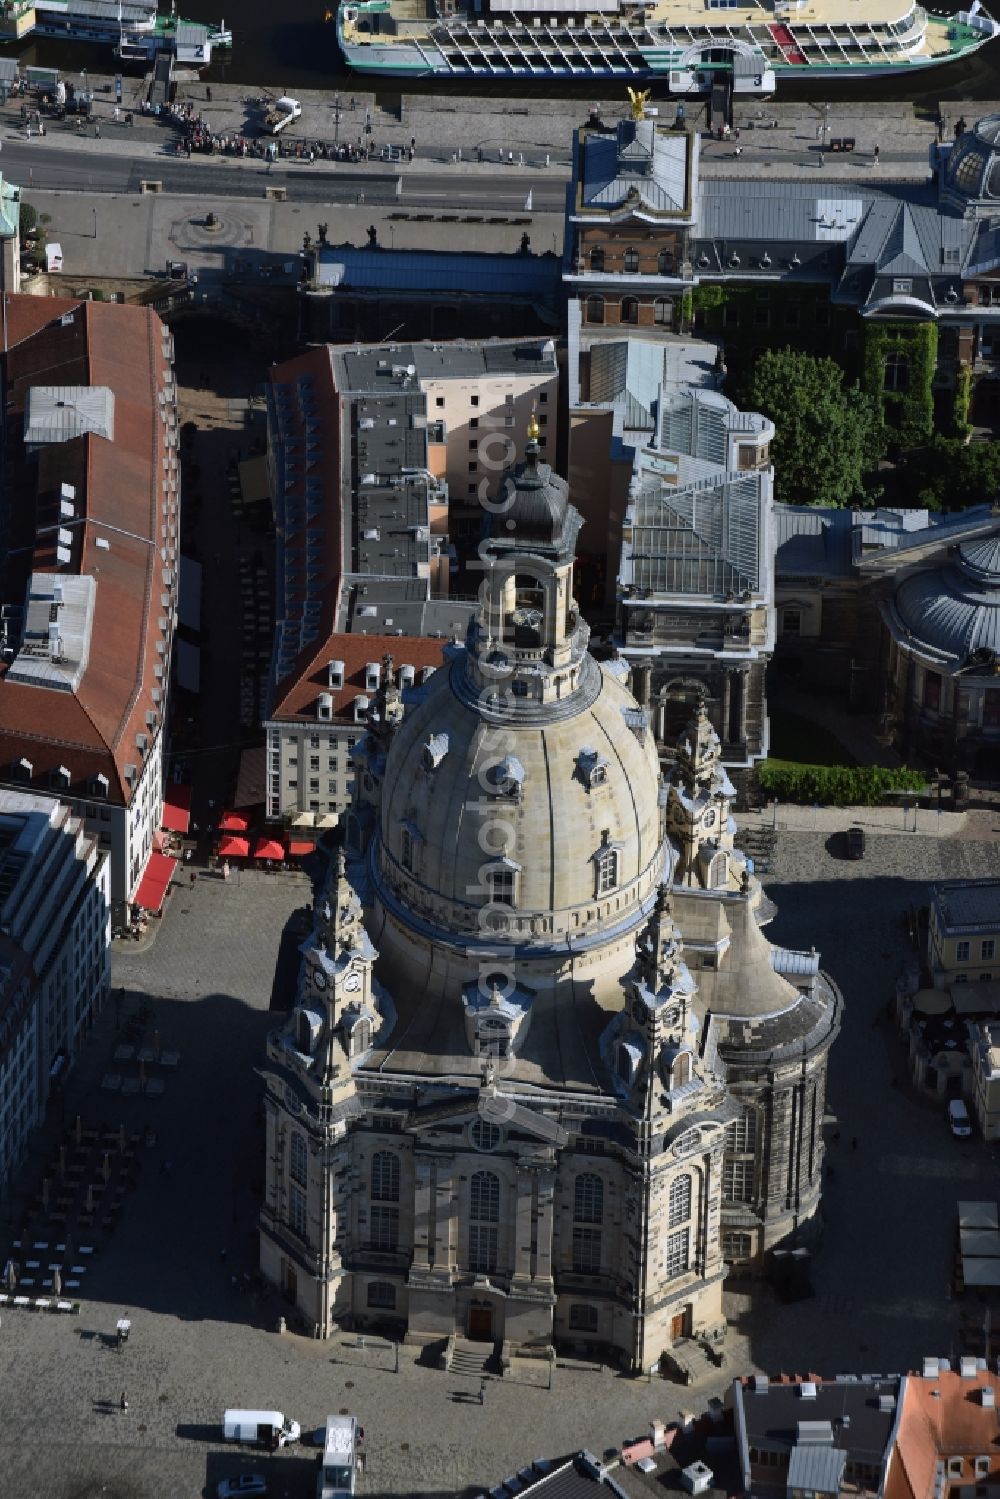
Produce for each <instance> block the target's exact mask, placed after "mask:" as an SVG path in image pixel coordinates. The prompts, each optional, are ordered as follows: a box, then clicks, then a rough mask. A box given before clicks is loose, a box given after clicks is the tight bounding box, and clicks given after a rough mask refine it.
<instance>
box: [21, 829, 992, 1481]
mask: <svg viewBox="0 0 1000 1499" xmlns="http://www.w3.org/2000/svg"><path fill="white" fill-rule="evenodd" d="M826 841H827V840H826V836H825V835H816V834H808V833H801V834H800V833H781V834H780V835H779V840H778V845H777V848H776V850H775V853H774V856H773V858H772V861H771V867H772V872H771V873H770V874H769V875H768V877H767V879H766V884H767V886H768V889H769V892H770V894H771V895H772V896H773V897H774V898H775V900H776V901H777V903H778V906H779V914H778V916H777V918H776V919H775V921H774V923H773V925H772V927H771V928H770V929H769V933H770V935H771V937H772V939H773V940H775V941H778V942H784V943H786V944H788V945H789V946H797V947H809V946H811V945H812V944H813V943H815V944H816V945H817V946H818V947H819V948H820V950H821V952H822V954H823V963H824V966H825V967H826V968H827V969H828V970H829V971H830V972H831V973H832V974H833V976H834V977H835V978H836V980H837V982H838V983H839V984H840V985H841V987H842V989H843V991H844V994H845V998H846V1012H845V1021H844V1030H843V1033H842V1036H841V1039H840V1041H839V1042H838V1043H837V1046H836V1047H835V1048H834V1052H833V1057H832V1064H831V1081H830V1104H831V1110H832V1111H833V1112H834V1113H835V1114H836V1116H837V1119H838V1122H839V1130H840V1136H841V1138H840V1142H839V1144H836V1145H832V1146H831V1149H830V1155H829V1162H830V1165H831V1166H832V1168H833V1175H832V1176H831V1177H830V1178H829V1181H828V1185H827V1192H826V1198H825V1204H826V1212H827V1217H828V1227H827V1232H826V1237H825V1241H824V1245H823V1249H822V1251H821V1254H820V1256H819V1259H818V1261H817V1264H816V1267H815V1285H816V1295H815V1297H813V1298H812V1299H810V1300H807V1301H804V1302H800V1303H798V1304H796V1305H794V1306H789V1307H779V1306H777V1305H776V1304H775V1303H774V1302H773V1300H772V1299H771V1298H770V1297H769V1294H768V1293H767V1292H766V1291H764V1292H762V1293H759V1295H758V1298H757V1300H756V1304H755V1306H754V1309H753V1310H752V1311H751V1310H750V1307H749V1302H748V1298H747V1296H746V1295H745V1293H744V1292H743V1291H741V1290H740V1289H739V1288H734V1289H733V1290H732V1291H730V1293H729V1294H728V1295H727V1310H728V1314H729V1316H730V1319H731V1324H732V1335H731V1339H730V1344H729V1363H728V1365H727V1368H726V1370H725V1371H723V1372H720V1373H719V1375H718V1376H717V1377H716V1378H715V1379H714V1381H713V1382H712V1383H711V1384H706V1385H704V1386H700V1387H697V1388H696V1389H692V1390H683V1389H681V1388H679V1387H678V1386H675V1385H671V1384H667V1383H665V1382H661V1381H655V1382H652V1383H647V1382H646V1381H645V1380H639V1381H635V1380H630V1379H623V1378H619V1377H616V1376H615V1375H613V1374H611V1373H607V1372H603V1373H602V1372H599V1371H592V1370H584V1369H579V1368H566V1367H562V1366H560V1367H558V1368H557V1369H556V1371H555V1375H554V1382H553V1388H552V1390H551V1391H550V1390H548V1389H545V1388H539V1387H538V1383H537V1381H538V1378H539V1371H537V1370H535V1369H524V1370H521V1369H520V1368H519V1369H518V1377H517V1379H512V1380H508V1381H503V1382H499V1381H493V1382H491V1383H490V1384H489V1386H488V1388H487V1395H486V1404H485V1406H484V1407H480V1406H479V1403H478V1399H474V1396H475V1392H476V1389H477V1386H476V1385H475V1384H474V1382H472V1381H463V1380H462V1379H461V1378H459V1377H458V1376H454V1375H450V1374H446V1373H443V1372H441V1371H438V1370H434V1369H427V1368H424V1367H420V1366H417V1365H416V1364H415V1363H414V1360H413V1356H412V1354H411V1352H410V1351H409V1350H407V1349H405V1348H404V1349H403V1350H402V1351H401V1355H400V1368H399V1372H398V1373H397V1372H394V1370H393V1354H392V1352H391V1350H389V1349H388V1348H386V1347H385V1346H383V1345H379V1344H372V1343H371V1342H369V1343H368V1344H367V1345H366V1347H365V1349H364V1350H361V1349H359V1348H358V1347H357V1346H356V1340H354V1339H353V1338H347V1337H344V1338H343V1339H337V1340H333V1341H331V1342H329V1343H317V1342H313V1341H311V1340H306V1339H303V1338H298V1337H292V1336H285V1337H279V1336H278V1335H277V1333H276V1332H275V1331H274V1328H275V1326H276V1319H277V1316H278V1314H279V1312H280V1310H281V1308H280V1305H279V1303H278V1302H277V1301H272V1300H270V1299H268V1298H266V1297H265V1298H261V1299H253V1298H251V1297H250V1296H249V1295H247V1294H244V1293H242V1292H241V1291H239V1290H238V1289H235V1288H234V1286H233V1284H232V1278H233V1277H234V1276H235V1277H236V1278H237V1280H240V1279H241V1278H242V1276H243V1274H244V1272H249V1271H252V1269H253V1267H254V1264H255V1253H256V1237H255V1231H254V1220H255V1213H256V1204H257V1197H256V1190H257V1186H258V1183H259V1180H260V1177H261V1175H262V1171H261V1155H262V1148H263V1147H262V1140H263V1131H262V1124H261V1119H260V1114H259V1104H258V1100H259V1080H258V1078H257V1076H256V1074H255V1071H254V1068H255V1067H258V1066H259V1065H260V1064H261V1061H262V1058H263V1042H264V1036H265V1033H266V1030H267V1027H268V1024H269V1020H268V1014H267V1011H268V1007H269V1006H270V1005H271V1003H272V999H274V1000H276V1001H277V1002H279V1003H280V1004H282V1005H283V1004H285V1003H287V1000H288V997H289V995H290V992H291V988H290V985H291V982H292V978H293V976H294V971H295V954H296V943H297V941H298V937H297V935H296V933H295V932H294V931H293V930H292V928H293V926H294V917H295V913H296V912H297V911H300V910H301V908H302V907H303V905H304V903H305V902H306V900H307V899H308V896H309V892H310V886H309V881H308V879H307V878H306V877H305V876H302V875H290V874H281V875H273V876H268V875H264V874H259V873H257V872H256V871H248V872H245V873H243V874H242V875H241V876H240V880H239V882H237V881H236V880H235V879H231V880H230V881H229V882H228V883H225V882H223V881H222V880H215V879H212V878H210V877H209V876H207V875H204V874H202V875H200V876H199V879H198V881H197V883H196V885H195V886H193V887H191V886H188V887H184V886H181V887H180V888H179V889H177V890H176V891H175V892H174V894H173V895H172V897H171V901H170V904H169V906H168V909H167V912H166V915H165V916H164V918H163V923H162V927H161V928H160V930H159V931H158V933H157V937H156V941H155V942H154V944H153V945H152V947H151V948H149V949H148V950H147V951H144V952H138V951H135V950H134V949H133V950H129V949H127V948H126V949H124V950H123V951H122V952H120V953H117V954H116V957H115V966H114V982H115V985H116V987H117V988H124V989H125V990H126V998H125V1001H124V1011H125V1013H128V1012H130V1011H131V1010H132V1009H133V1008H134V1006H135V1005H136V1004H137V1003H138V1002H139V1000H140V999H142V998H145V999H146V1002H147V1003H148V1004H149V1005H150V1008H151V1009H152V1011H153V1020H152V1022H151V1023H155V1025H156V1027H157V1028H158V1029H159V1031H160V1035H161V1040H162V1044H163V1045H164V1046H165V1047H168V1046H175V1047H176V1048H177V1049H178V1050H180V1052H181V1054H182V1056H181V1066H180V1069H179V1071H178V1073H177V1075H176V1077H174V1078H172V1079H171V1080H170V1082H169V1084H168V1088H167V1092H166V1094H165V1095H164V1096H163V1098H161V1099H155V1100H145V1099H127V1100H117V1099H115V1100H111V1101H109V1098H108V1095H106V1094H102V1093H100V1092H99V1091H98V1083H99V1079H100V1076H101V1074H102V1072H103V1071H104V1070H106V1065H107V1059H108V1057H109V1055H110V1052H111V1050H112V1049H113V1047H114V1044H115V1041H116V1033H115V1029H114V1011H115V1006H114V1005H109V1006H108V1008H107V1011H106V1013H105V1015H104V1016H103V1017H102V1019H101V1021H100V1023H99V1025H98V1027H97V1029H96V1030H95V1033H94V1035H93V1037H92V1040H91V1042H90V1045H89V1047H88V1050H87V1052H86V1054H85V1055H84V1057H83V1058H82V1059H81V1062H80V1065H79V1066H78V1068H77V1069H76V1071H75V1073H74V1076H73V1079H72V1081H71V1088H70V1093H69V1097H68V1101H67V1114H68V1116H69V1117H72V1113H73V1112H74V1111H75V1110H76V1109H78V1108H79V1109H80V1110H81V1112H82V1113H83V1114H84V1115H85V1117H86V1118H88V1119H94V1120H96V1119H100V1118H104V1119H106V1120H107V1121H108V1122H110V1123H117V1122H118V1121H119V1118H122V1119H124V1121H125V1122H126V1123H127V1124H128V1125H129V1126H130V1127H133V1128H134V1127H137V1126H140V1125H142V1124H151V1125H153V1126H154V1127H155V1128H156V1129H157V1131H158V1141H157V1144H156V1146H155V1147H154V1148H152V1149H150V1150H148V1151H146V1152H145V1155H144V1165H143V1168H142V1171H141V1174H140V1176H141V1179H140V1184H139V1187H138V1188H137V1190H136V1193H135V1195H134V1197H133V1198H132V1199H131V1200H130V1202H129V1203H128V1205H127V1207H126V1212H125V1217H124V1221H123V1222H122V1223H121V1225H120V1226H119V1227H118V1229H117V1230H116V1233H115V1236H114V1238H113V1239H112V1240H111V1241H110V1242H109V1244H108V1245H107V1247H106V1248H104V1249H103V1250H102V1252H101V1253H100V1254H99V1255H98V1257H97V1258H96V1260H95V1263H94V1266H93V1269H92V1271H91V1272H89V1280H88V1284H87V1286H86V1290H85V1300H84V1302H83V1306H82V1311H81V1315H80V1317H79V1318H74V1319H70V1318H66V1319H64V1320H56V1319H55V1318H46V1317H44V1316H43V1315H41V1314H29V1313H14V1312H5V1313H4V1315H3V1321H2V1327H0V1389H2V1390H3V1392H4V1415H5V1419H4V1421H3V1422H2V1423H0V1474H2V1476H0V1495H2V1496H3V1499H37V1496H39V1495H44V1496H45V1499H91V1496H93V1499H97V1496H101V1495H103V1496H106V1499H187V1496H190V1495H197V1494H212V1493H214V1490H215V1486H216V1485H217V1483H218V1482H219V1480H220V1478H221V1477H223V1476H226V1475H228V1474H230V1473H232V1472H234V1471H239V1470H240V1469H242V1468H250V1469H253V1470H254V1471H260V1470H263V1471H266V1472H268V1473H269V1475H270V1481H271V1492H272V1493H274V1494H276V1495H279V1496H281V1495H287V1496H289V1499H306V1496H307V1495H310V1494H312V1493H313V1492H314V1482H315V1466H314V1457H313V1455H312V1454H311V1453H310V1452H309V1451H308V1449H305V1448H301V1449H297V1450H296V1449H292V1450H290V1451H286V1452H284V1453H282V1454H280V1455H279V1456H277V1457H275V1458H266V1457H256V1456H254V1455H253V1454H252V1453H250V1452H247V1451H243V1450H235V1451H234V1450H228V1451H227V1450H226V1449H224V1447H223V1445H222V1443H221V1442H220V1440H219V1436H220V1430H219V1423H220V1420H221V1415H222V1411H223V1409H224V1408H225V1407H226V1406H227V1405H248V1406H258V1407H276V1408H280V1409H283V1410H284V1411H285V1412H286V1413H287V1414H289V1415H292V1416H294V1417H295V1419H297V1420H299V1421H301V1422H302V1424H303V1427H304V1429H310V1428H312V1427H313V1426H318V1425H319V1424H320V1423H321V1422H322V1421H323V1419H324V1417H325V1416H326V1415H327V1413H329V1412H336V1411H338V1410H350V1411H352V1412H353V1413H356V1414H357V1415H358V1416H359V1418H360V1420H361V1421H362V1423H363V1424H364V1426H365V1428H366V1431H367V1438H368V1440H367V1445H368V1450H369V1465H368V1472H367V1474H366V1476H365V1479H364V1480H363V1483H362V1487H361V1492H362V1494H364V1495H369V1494H370V1495H380V1496H384V1499H390V1496H400V1499H402V1496H407V1495H438V1496H442V1499H443V1496H445V1495H455V1496H464V1499H471V1496H473V1495H475V1494H478V1493H480V1492H482V1491H483V1490H484V1489H485V1488H488V1487H490V1486H492V1485H493V1484H494V1483H496V1482H497V1481H498V1479H500V1478H502V1477H503V1476H504V1475H505V1474H508V1473H511V1472H513V1471H515V1470H516V1469H517V1468H519V1467H520V1466H523V1464H524V1463H525V1462H527V1461H529V1460H530V1459H531V1458H532V1457H535V1456H538V1455H542V1454H549V1455H552V1454H555V1453H561V1452H566V1451H571V1450H573V1449H575V1448H576V1447H579V1446H583V1445H587V1446H589V1447H591V1448H593V1449H595V1450H597V1451H601V1450H603V1449H604V1448H605V1447H608V1446H611V1445H612V1444H614V1443H617V1442H620V1441H621V1439H622V1438H623V1437H625V1436H627V1435H629V1434H634V1433H637V1432H640V1431H642V1430H643V1428H644V1427H645V1425H646V1423H647V1422H648V1421H649V1420H650V1419H651V1418H652V1417H654V1416H659V1417H662V1418H666V1419H670V1418H672V1417H674V1416H676V1415H677V1414H678V1413H679V1412H680V1411H681V1410H682V1409H691V1408H697V1407H698V1406H700V1405H702V1404H703V1403H704V1401H705V1400H706V1399H707V1398H708V1396H709V1395H711V1394H716V1393H721V1392H722V1391H723V1390H724V1389H725V1387H726V1385H727V1383H728V1381H729V1379H730V1378H731V1377H732V1375H733V1374H734V1373H737V1372H743V1371H749V1370H750V1369H753V1368H763V1369H766V1370H769V1371H771V1372H774V1371H777V1370H778V1369H805V1368H807V1367H809V1368H812V1369H817V1370H819V1371H821V1372H826V1373H832V1372H837V1371H838V1370H855V1371H858V1372H867V1371H869V1370H878V1371H882V1372H885V1371H890V1370H894V1369H901V1368H905V1367H908V1366H913V1365H914V1364H915V1363H916V1361H917V1360H918V1359H919V1358H920V1357H921V1355H922V1354H923V1353H925V1352H930V1351H933V1352H935V1353H947V1352H952V1351H957V1328H958V1312H959V1309H958V1308H957V1307H956V1305H955V1304H954V1303H952V1302H951V1301H950V1300H949V1299H948V1285H947V1283H948V1273H949V1266H950V1260H951V1250H952V1244H953V1237H954V1205H955V1203H956V1201H957V1200H958V1199H959V1198H962V1197H979V1196H988V1197H995V1196H996V1191H997V1187H996V1177H997V1172H996V1166H995V1163H994V1162H993V1159H992V1157H991V1155H990V1154H989V1152H988V1151H987V1150H986V1148H985V1147H984V1146H983V1145H982V1144H981V1142H977V1141H972V1142H970V1143H969V1144H968V1145H966V1144H963V1143H959V1142H956V1141H955V1140H953V1139H952V1138H951V1137H950V1135H949V1134H948V1131H947V1128H946V1124H945V1120H944V1116H943V1111H942V1110H941V1109H940V1107H936V1106H933V1105H930V1104H926V1103H924V1102H922V1101H920V1100H917V1099H915V1098H914V1097H912V1096H911V1094H910V1092H909V1090H908V1089H907V1088H906V1087H905V1086H896V1087H893V1086H892V1078H893V1075H894V1073H896V1074H898V1073H899V1072H900V1069H901V1061H902V1052H901V1049H900V1047H899V1045H898V1043H897V1041H896V1039H895V1036H894V1034H893V1032H892V1030H891V1028H890V1027H889V1026H887V1025H886V1024H885V1023H884V1022H883V1021H882V1020H881V1019H880V1017H881V1015H882V1013H883V1011H884V1007H885V1004H886V1001H887V1000H888V998H889V997H890V995H891V993H892V988H893V981H894V979H895V976H896V973H897V972H898V970H899V967H900V964H901V963H902V961H903V960H904V958H905V956H906V953H907V948H906V942H907V938H906V933H905V929H904V926H903V922H902V912H903V910H904V909H905V908H906V906H907V905H908V904H909V903H910V902H911V901H916V902H922V901H924V900H926V896H927V885H928V882H929V881H932V880H933V879H935V878H940V877H943V876H949V875H967V876H972V875H977V874H985V873H995V872H996V869H997V866H998V859H997V844H996V842H995V841H992V840H988V839H984V840H981V841H969V840H959V839H934V838H927V837H923V836H921V835H919V834H918V835H911V836H909V837H907V836H898V837H894V836H892V835H890V834H885V835H883V836H881V837H879V838H877V839H872V840H871V841H870V843H869V848H868V853H867V856H866V858H865V859H864V860H862V861H859V862H856V863H849V862H847V861H844V860H841V859H839V858H836V857H834V856H833V855H832V854H831V853H830V852H829V851H828V849H827V847H826ZM276 958H277V967H278V978H277V982H276V981H275V972H276ZM855 1137H856V1138H857V1141H858V1146H857V1148H856V1149H852V1145H851V1141H852V1139H853V1138H855ZM165 1160H170V1161H171V1162H172V1169H171V1170H170V1171H169V1173H166V1174H164V1173H163V1171H162V1164H163V1162H164V1161H165ZM223 1250H225V1257H224V1258H223V1253H222V1251H223ZM125 1312H127V1313H128V1315H129V1316H130V1317H131V1319H132V1329H133V1330H132V1335H131V1338H130V1340H129V1342H128V1344H127V1345H126V1347H125V1348H124V1349H123V1350H122V1351H121V1352H120V1353H119V1352H117V1351H116V1350H115V1349H114V1348H113V1347H110V1346H108V1343H106V1341H105V1339H106V1338H107V1337H108V1335H109V1334H111V1333H112V1332H113V1329H114V1325H115V1321H116V1319H117V1318H118V1317H119V1316H120V1315H122V1314H123V1313H125ZM532 1376H533V1382H531V1383H529V1382H527V1381H528V1380H529V1378H531V1377H532ZM522 1380H523V1381H524V1382H521V1381H522ZM123 1390H124V1391H125V1392H126V1394H127V1396H128V1401H129V1409H128V1411H127V1412H122V1411H121V1410H120V1409H119V1408H118V1402H119V1398H120V1395H121V1393H122V1391H123Z"/></svg>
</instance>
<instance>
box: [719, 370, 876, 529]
mask: <svg viewBox="0 0 1000 1499" xmlns="http://www.w3.org/2000/svg"><path fill="white" fill-rule="evenodd" d="M740 400H741V404H742V405H743V406H744V407H746V408H748V409H749V410H751V411H761V412H763V413H764V415H765V416H769V417H770V418H771V420H772V421H773V422H774V426H775V438H774V442H773V444H772V448H771V453H772V457H773V460H774V484H775V497H776V499H778V500H781V501H783V502H785V503H787V504H792V505H850V504H851V503H852V502H853V501H855V500H858V499H860V498H861V497H862V495H863V491H864V474H865V472H866V471H867V470H868V469H870V468H871V467H873V466H874V463H875V462H876V461H877V458H878V449H879V432H880V423H879V420H878V416H877V414H876V413H874V412H873V411H872V408H871V406H870V404H869V403H868V401H866V399H865V397H864V396H863V394H862V392H861V390H860V388H859V387H858V386H857V385H845V383H844V372H843V370H842V369H841V368H840V366H839V365H838V364H836V363H834V361H833V360H832V359H817V358H816V357H815V356H814V355H812V354H803V353H799V352H798V351H797V350H795V349H769V350H768V351H767V352H766V353H764V354H761V355H760V357H759V358H758V359H757V361H756V364H755V365H754V369H753V374H752V375H751V376H750V378H749V379H748V380H747V382H746V384H745V386H744V389H743V391H742V392H741V396H740Z"/></svg>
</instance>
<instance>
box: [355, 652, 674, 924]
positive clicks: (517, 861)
mask: <svg viewBox="0 0 1000 1499" xmlns="http://www.w3.org/2000/svg"><path fill="white" fill-rule="evenodd" d="M379 834H380V836H379V846H378V849H377V852H376V854H375V866H374V868H373V875H374V878H375V881H376V885H377V887H378V889H379V894H380V897H381V899H382V901H383V904H384V905H385V906H387V907H388V908H390V909H392V910H393V911H394V912H395V914H396V916H397V918H398V919H399V920H401V921H402V922H403V923H404V924H405V925H408V926H410V925H415V926H420V927H433V928H434V929H436V931H437V932H438V933H440V934H449V935H453V936H454V937H455V938H456V939H457V938H458V936H459V934H461V940H462V941H463V942H464V943H465V944H468V942H469V940H470V934H471V935H472V936H473V937H474V936H476V935H479V936H481V937H483V938H484V939H485V940H487V941H489V940H490V936H491V931H492V930H493V927H492V925H491V922H490V913H489V912H487V911H485V910H484V908H486V907H487V906H488V905H489V906H491V909H492V910H493V912H494V914H498V915H499V917H500V919H501V920H502V919H503V918H504V907H505V906H507V905H508V904H509V917H508V918H507V919H508V920H509V923H510V925H509V927H508V933H509V936H508V940H512V941H513V942H514V943H515V944H516V945H521V944H534V945H536V946H542V947H544V946H547V945H551V944H552V943H553V942H556V943H559V944H561V945H563V946H565V944H566V942H567V939H569V940H570V941H572V939H573V938H580V939H583V938H585V937H586V936H587V934H588V932H591V933H593V932H596V930H597V929H598V928H600V930H601V933H602V934H604V935H610V934H612V933H614V934H617V935H619V936H620V934H621V933H622V931H624V930H628V929H631V928H633V927H634V926H636V925H638V923H639V922H640V921H641V920H642V919H643V917H644V913H645V911H647V910H648V908H649V904H650V902H651V900H652V899H653V898H654V897H655V890H656V884H657V881H658V878H659V873H660V870H661V868H662V863H663V848H662V843H661V836H660V809H659V765H658V758H657V752H656V745H655V741H654V738H653V735H652V733H651V731H650V729H649V726H648V723H647V721H646V717H645V715H644V714H643V712H642V710H640V709H639V708H638V706H637V705H636V702H635V699H634V698H633V697H632V696H631V694H630V693H629V692H628V691H627V690H626V688H625V687H624V686H623V685H622V683H621V682H620V681H619V680H618V678H617V675H616V673H615V671H614V668H613V667H601V666H599V665H598V664H597V662H596V661H594V660H593V659H592V658H590V657H587V658H586V661H585V670H584V671H583V673H582V680H581V685H580V687H579V689H578V691H577V692H576V693H574V694H573V696H572V697H571V698H570V699H569V701H568V702H566V703H565V704H560V703H556V704H554V705H551V706H550V707H548V708H543V707H542V705H540V704H539V705H538V710H537V711H532V709H531V705H529V706H528V707H527V708H526V709H525V711H524V712H523V713H522V714H521V715H520V716H513V715H505V714H503V713H500V712H492V711H490V710H489V709H488V708H487V707H484V705H483V704H482V703H481V702H480V701H479V699H478V698H477V696H476V695H475V694H473V693H470V691H469V678H468V673H467V653H466V652H465V651H460V650H456V651H455V652H454V655H453V659H452V660H451V661H450V663H449V664H448V665H447V666H446V667H445V669H443V670H440V671H438V672H436V673H435V674H434V676H433V677H432V678H431V681H430V683H429V684H428V687H427V689H426V691H425V695H424V698H423V701H421V702H420V703H419V704H417V705H415V706H414V707H412V708H411V709H410V710H409V711H408V713H407V714H406V717H405V718H404V720H403V723H402V725H401V727H400V728H399V730H398V731H397V733H396V735H395V738H394V739H393V742H392V745H391V748H390V750H389V754H388V758H387V761H386V766H385V776H384V781H383V794H382V798H381V808H380V822H379ZM493 940H494V941H495V938H494V939H493Z"/></svg>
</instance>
